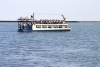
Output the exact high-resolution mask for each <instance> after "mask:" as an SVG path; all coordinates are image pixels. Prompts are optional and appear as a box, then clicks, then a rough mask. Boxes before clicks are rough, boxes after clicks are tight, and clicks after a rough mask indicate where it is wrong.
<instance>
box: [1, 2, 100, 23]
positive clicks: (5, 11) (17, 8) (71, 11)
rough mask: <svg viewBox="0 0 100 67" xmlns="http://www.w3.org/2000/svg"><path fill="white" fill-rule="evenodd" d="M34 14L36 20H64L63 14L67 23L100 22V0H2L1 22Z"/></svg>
mask: <svg viewBox="0 0 100 67" xmlns="http://www.w3.org/2000/svg"><path fill="white" fill-rule="evenodd" d="M33 12H34V13H35V18H36V19H41V18H43V17H44V19H49V18H51V17H52V18H53V16H56V18H57V19H59V18H61V19H62V17H61V16H60V14H63V15H64V16H65V17H66V20H67V21H100V0H0V20H16V19H17V18H19V17H20V16H23V17H26V16H28V17H30V15H32V13H33ZM39 13H47V14H50V15H51V14H55V15H52V16H45V15H44V16H41V15H42V14H39Z"/></svg>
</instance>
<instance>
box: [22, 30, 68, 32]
mask: <svg viewBox="0 0 100 67" xmlns="http://www.w3.org/2000/svg"><path fill="white" fill-rule="evenodd" d="M63 31H64V32H65V31H70V30H23V32H63Z"/></svg>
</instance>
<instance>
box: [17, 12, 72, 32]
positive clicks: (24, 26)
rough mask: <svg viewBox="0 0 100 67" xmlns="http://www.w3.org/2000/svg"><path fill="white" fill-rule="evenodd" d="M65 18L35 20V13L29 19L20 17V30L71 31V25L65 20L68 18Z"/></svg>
mask: <svg viewBox="0 0 100 67" xmlns="http://www.w3.org/2000/svg"><path fill="white" fill-rule="evenodd" d="M61 16H62V17H63V20H55V19H53V20H35V19H34V13H33V16H32V15H31V18H30V19H28V18H27V17H26V18H22V17H20V18H19V19H18V31H25V30H27V31H70V30H71V27H68V24H67V23H66V22H65V20H66V18H65V17H64V16H63V15H61Z"/></svg>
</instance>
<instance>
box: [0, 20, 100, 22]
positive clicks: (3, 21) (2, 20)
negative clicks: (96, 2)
mask: <svg viewBox="0 0 100 67" xmlns="http://www.w3.org/2000/svg"><path fill="white" fill-rule="evenodd" d="M0 22H18V21H17V20H14V21H13V20H0ZM29 22H30V21H29ZM65 22H100V21H65Z"/></svg>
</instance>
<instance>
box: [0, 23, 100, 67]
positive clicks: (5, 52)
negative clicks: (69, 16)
mask: <svg viewBox="0 0 100 67" xmlns="http://www.w3.org/2000/svg"><path fill="white" fill-rule="evenodd" d="M68 24H69V27H72V30H71V31H65V32H64V31H63V32H18V31H17V29H18V27H17V23H4V22H1V23H0V67H100V22H79V23H68Z"/></svg>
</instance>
